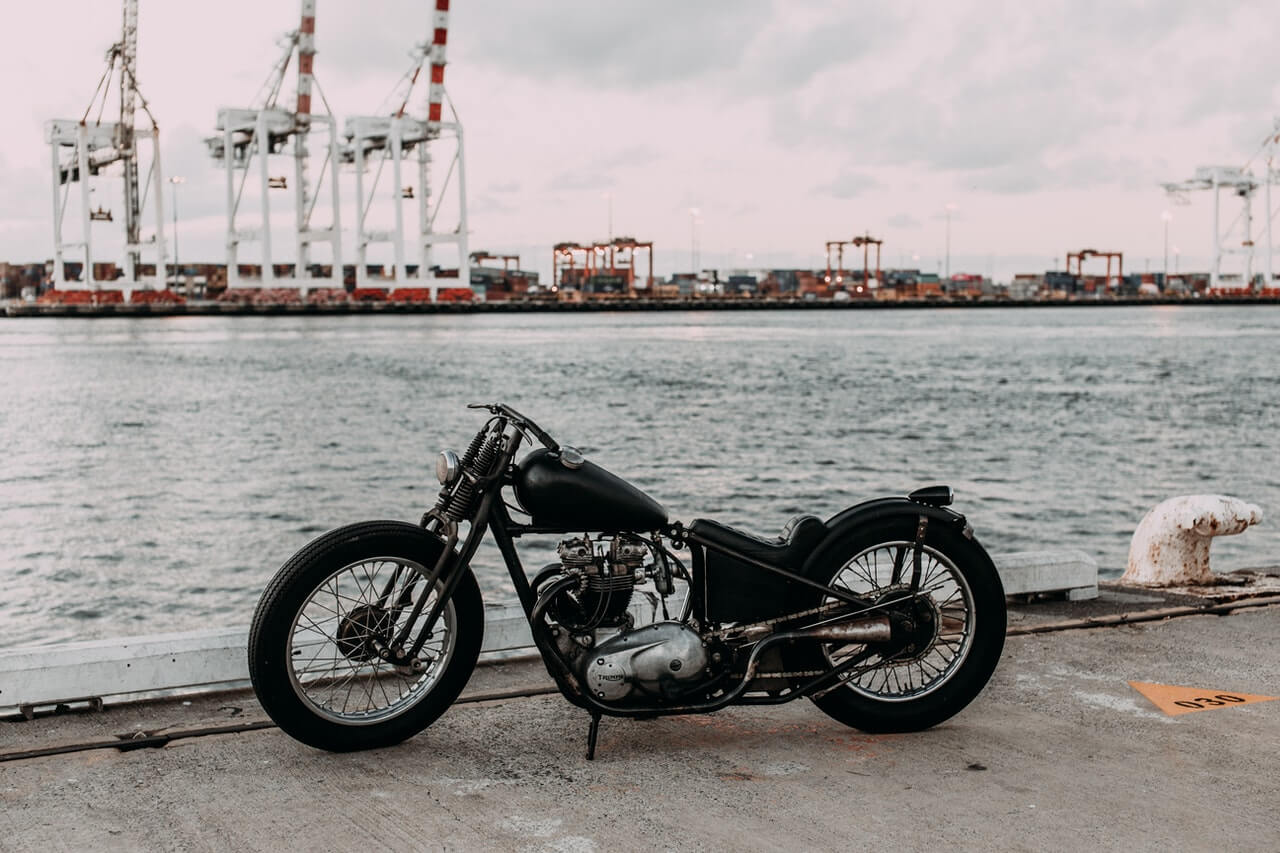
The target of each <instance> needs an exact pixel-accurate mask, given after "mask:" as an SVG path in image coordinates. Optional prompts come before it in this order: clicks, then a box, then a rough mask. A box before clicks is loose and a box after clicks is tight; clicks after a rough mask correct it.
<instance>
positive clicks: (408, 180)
mask: <svg viewBox="0 0 1280 853" xmlns="http://www.w3.org/2000/svg"><path fill="white" fill-rule="evenodd" d="M316 5H317V0H300V17H299V19H298V20H299V23H298V26H297V27H296V28H295V29H293V30H291V31H290V32H288V33H286V34H285V36H284V37H283V39H282V40H281V41H280V46H281V47H282V48H283V51H282V53H281V54H280V56H279V58H278V59H277V61H276V62H275V64H274V65H273V66H272V68H271V71H270V73H269V74H268V76H267V79H266V81H265V82H264V83H263V85H262V87H261V88H260V90H259V92H258V94H257V96H256V97H255V98H253V99H252V100H251V101H250V102H249V105H248V106H245V107H225V108H221V109H219V110H218V111H217V116H216V121H215V129H216V133H215V134H214V135H213V136H211V137H209V138H208V139H206V144H207V147H208V153H209V155H210V156H211V157H212V158H213V160H214V162H215V163H216V164H217V165H219V166H221V167H223V168H224V169H225V204H226V232H225V257H224V258H223V262H222V263H216V264H209V263H200V264H197V263H190V262H188V263H186V264H183V265H182V266H181V267H180V268H179V267H177V259H176V242H177V240H176V237H177V233H176V225H177V223H176V216H175V220H174V241H173V245H174V256H173V257H171V256H170V255H169V245H170V243H169V242H168V240H167V236H166V233H165V228H166V220H165V208H164V202H165V197H164V194H163V192H162V189H163V187H164V183H165V180H164V173H163V171H162V168H161V161H160V148H159V127H158V124H157V121H156V118H155V116H154V115H153V114H152V112H151V109H150V107H149V105H148V103H147V101H146V99H145V98H144V97H143V96H142V93H141V91H140V89H139V85H138V76H137V67H138V0H123V19H122V28H121V36H120V39H119V40H118V41H117V42H115V43H113V44H112V45H111V47H110V49H109V50H108V51H107V67H106V70H105V72H104V73H103V75H102V77H101V79H100V80H99V81H98V85H97V88H96V89H95V91H94V93H93V97H92V98H91V99H90V102H89V105H88V107H87V108H86V110H85V112H84V114H83V115H82V116H81V117H80V118H79V119H57V120H53V121H49V122H47V123H46V125H45V141H46V142H47V143H48V144H49V146H50V154H51V160H50V163H51V169H52V173H51V175H52V205H53V210H52V213H53V236H54V245H53V258H52V260H51V261H50V262H48V263H47V264H40V263H28V264H21V265H9V264H0V268H2V269H3V272H4V275H3V276H0V286H2V288H0V295H15V294H14V293H13V291H14V290H17V291H18V292H22V293H28V292H32V293H36V294H39V293H40V292H41V291H50V292H51V293H52V294H53V295H52V296H49V294H48V293H46V294H45V297H41V298H46V297H47V298H49V299H50V300H52V301H58V300H61V301H67V302H71V303H77V304H79V303H85V302H91V303H94V304H102V303H114V302H121V301H124V300H125V299H128V301H131V302H151V303H155V302H173V301H181V299H182V296H181V295H179V293H178V292H177V290H175V289H170V285H177V286H178V289H180V290H182V291H183V293H184V294H185V295H186V296H187V297H200V296H203V297H213V298H217V299H220V300H223V301H228V302H248V303H252V304H266V305H272V304H285V303H287V304H295V303H304V302H309V303H324V302H334V301H345V300H354V301H369V302H376V301H392V302H395V301H400V302H406V301H408V302H413V301H436V300H440V299H443V300H445V301H458V300H471V299H473V298H484V299H487V300H490V301H493V300H498V301H501V300H509V301H516V300H542V301H547V300H559V301H574V300H582V301H585V300H617V299H666V298H679V297H695V298H697V297H703V296H708V297H731V298H751V297H759V298H799V299H832V300H835V301H848V300H878V301H892V300H898V301H904V300H905V301H922V300H936V299H942V300H975V299H1002V298H1003V299H1018V300H1022V299H1066V300H1073V299H1106V298H1110V297H1121V298H1123V297H1134V296H1144V295H1145V296H1150V295H1164V294H1176V295H1179V296H1181V295H1186V296H1188V297H1195V296H1209V297H1214V296H1219V295H1223V294H1226V295H1239V294H1241V293H1252V294H1259V293H1261V294H1271V295H1274V294H1276V293H1280V290H1278V289H1277V287H1276V277H1275V271H1274V269H1273V267H1274V254H1275V246H1274V244H1273V242H1272V221H1273V218H1274V214H1275V210H1274V208H1273V206H1272V198H1271V186H1272V184H1274V183H1276V182H1277V180H1278V179H1280V170H1278V169H1277V164H1276V162H1275V160H1276V154H1277V149H1278V148H1280V119H1277V120H1275V121H1274V122H1273V127H1272V129H1271V131H1270V132H1269V133H1268V134H1267V136H1266V138H1265V139H1264V140H1263V141H1262V144H1261V146H1260V148H1259V150H1258V151H1257V152H1256V153H1255V154H1254V155H1253V157H1251V158H1250V160H1249V161H1247V162H1246V163H1245V164H1244V165H1242V166H1202V167H1199V168H1198V169H1196V170H1195V173H1194V175H1193V176H1192V177H1191V178H1189V179H1187V180H1183V181H1178V182H1169V183H1164V184H1162V186H1163V188H1164V190H1165V192H1166V193H1167V194H1168V195H1169V197H1170V198H1171V199H1172V200H1173V201H1174V202H1175V203H1178V204H1189V203H1190V197H1191V194H1192V193H1194V192H1201V191H1211V192H1212V194H1213V205H1214V207H1213V234H1212V244H1211V257H1212V262H1211V265H1210V269H1209V271H1208V272H1207V273H1194V274H1193V273H1180V272H1179V271H1178V269H1177V263H1178V261H1177V254H1178V252H1177V250H1176V248H1175V250H1174V256H1175V257H1174V269H1173V271H1172V273H1171V272H1170V270H1169V268H1168V267H1169V263H1168V248H1169V247H1168V223H1169V219H1170V218H1171V214H1169V213H1168V212H1167V211H1166V212H1165V214H1164V219H1165V263H1164V269H1163V271H1161V272H1158V273H1151V272H1146V273H1143V274H1141V275H1136V274H1128V275H1126V273H1125V271H1124V256H1123V253H1121V252H1119V251H1099V250H1096V249H1091V248H1090V249H1082V250H1079V251H1075V252H1069V253H1067V254H1066V256H1065V259H1066V269H1065V270H1048V271H1045V272H1043V273H1027V274H1020V275H1017V276H1015V277H1014V278H1013V280H1012V281H1010V282H1009V283H1008V284H1007V285H996V284H995V283H994V282H992V281H991V280H990V279H989V278H988V277H987V276H983V275H977V274H964V273H958V274H955V275H952V274H951V245H950V221H951V220H950V217H951V211H952V210H953V209H954V208H955V205H953V204H948V205H947V206H946V208H945V210H946V217H947V218H946V223H947V224H946V229H947V230H946V264H945V272H944V273H943V274H942V275H938V274H936V273H926V272H923V271H922V270H920V269H883V268H882V265H881V251H882V248H883V241H882V240H881V239H880V238H878V237H873V236H872V235H871V234H870V233H869V232H865V233H863V234H861V235H857V236H854V237H851V238H849V239H838V240H829V241H827V242H826V243H825V249H826V266H825V274H824V273H823V272H822V271H821V270H809V269H755V270H752V269H730V270H708V269H701V264H700V259H699V258H700V256H699V251H700V244H699V231H698V226H699V225H700V224H701V219H700V212H699V211H698V209H697V208H691V209H690V211H689V213H690V229H691V251H690V266H691V269H690V270H689V271H688V272H684V273H676V274H673V275H672V276H671V277H670V278H669V279H667V280H662V279H659V278H656V277H655V275H654V244H653V243H652V242H649V241H641V240H636V239H634V238H631V237H615V236H614V235H613V225H612V197H610V226H609V237H608V239H607V240H605V241H597V242H589V243H577V242H562V243H557V244H556V245H555V246H554V247H552V258H551V260H552V263H551V270H550V273H551V274H550V278H549V280H547V281H545V282H542V281H540V280H539V276H538V274H537V273H536V272H532V271H528V270H521V269H520V258H519V256H518V255H514V254H491V253H489V252H474V253H473V252H470V251H469V233H468V220H467V196H466V168H465V157H464V146H463V130H462V124H461V122H460V120H459V119H458V116H457V113H456V111H455V110H454V109H453V105H452V102H451V101H450V100H449V97H448V93H447V91H446V89H445V84H444V81H445V69H446V64H447V61H446V52H447V46H448V22H449V0H431V9H432V11H431V17H430V22H429V26H428V29H429V32H430V35H429V38H427V39H426V40H424V41H421V42H419V43H417V44H416V45H415V46H414V47H413V49H412V51H411V52H410V57H411V62H410V66H409V68H408V70H407V71H406V72H405V73H404V75H403V76H402V77H401V78H400V80H399V82H398V83H397V84H396V85H395V86H394V87H393V89H392V91H391V94H390V95H389V96H388V98H387V99H386V100H385V101H384V103H383V104H382V105H381V106H380V107H378V108H377V109H374V110H371V111H370V112H368V113H366V114H361V115H355V116H351V117H349V118H347V119H346V121H345V124H343V125H342V126H341V127H340V123H339V119H338V117H337V116H336V115H335V114H334V112H333V110H332V109H331V108H330V106H329V104H328V102H327V101H326V99H325V97H324V93H323V90H322V89H321V87H320V84H319V81H318V79H317V77H316V70H315V57H316V53H317V52H316V29H317V28H316ZM295 63H296V80H297V84H296V92H295V93H294V96H293V98H292V100H290V99H289V97H288V96H287V94H286V93H284V88H285V81H286V80H287V79H288V76H289V72H290V68H291V67H292V66H293V65H294V64H295ZM423 80H426V88H427V93H426V99H425V106H422V107H419V108H417V109H414V108H413V102H414V93H415V90H419V84H420V83H421V82H422V81H423ZM113 92H118V116H117V115H115V113H114V112H113V111H109V110H108V102H109V100H111V97H112V93H113ZM139 111H141V113H142V114H143V115H145V117H146V122H145V123H144V126H141V127H139V126H138V123H137V118H138V114H139ZM109 112H110V116H109V117H108V118H107V120H104V116H107V115H108V113H109ZM442 155H443V156H442ZM1259 157H1260V158H1261V163H1262V167H1261V169H1262V170H1261V174H1260V175H1259V174H1257V173H1256V167H1255V163H1256V162H1258V158H1259ZM283 161H291V168H288V167H286V168H281V167H282V166H284V165H285V164H284V162H283ZM117 163H118V164H120V166H119V168H118V169H117V167H116V164H117ZM446 164H447V165H446ZM344 166H349V167H351V169H350V170H351V171H352V172H353V173H354V177H353V178H352V179H350V180H348V181H347V183H348V185H351V184H353V185H354V197H355V198H354V203H351V202H350V201H348V202H347V205H348V206H346V207H344V201H343V183H344V181H343V179H342V175H343V174H344V170H343V167H344ZM117 174H119V176H120V178H121V179H120V180H117V179H116V175H117ZM441 175H442V179H440V180H437V179H438V178H441ZM108 178H110V180H108ZM172 180H173V181H179V180H181V178H177V177H175V178H173V179H172ZM291 182H292V184H291ZM117 186H118V187H119V189H118V190H116V189H115V188H116V187H117ZM77 187H78V192H77V191H76V188H77ZM290 189H291V190H292V192H291V193H290V196H291V202H292V204H291V206H292V210H291V211H288V214H289V216H290V218H291V220H292V226H291V229H290V234H291V239H290V241H289V242H290V243H291V244H292V253H291V254H292V256H293V257H292V259H291V260H284V261H282V260H281V259H280V258H279V257H278V255H280V254H288V253H287V252H286V253H282V252H280V247H279V246H277V245H274V244H273V234H276V235H278V234H279V233H280V232H279V231H278V230H277V228H276V223H274V222H273V212H274V213H275V215H276V218H277V219H278V217H279V208H280V207H282V205H278V204H273V203H272V194H273V193H279V192H281V191H287V190H290ZM1223 189H1227V190H1229V191H1231V192H1232V193H1233V194H1234V195H1235V196H1236V197H1237V198H1239V199H1240V202H1241V207H1240V212H1239V214H1238V215H1237V216H1236V217H1235V218H1234V219H1233V220H1232V221H1231V223H1230V224H1229V225H1228V226H1227V228H1225V229H1223V228H1222V216H1221V191H1222V190H1223ZM1259 190H1261V193H1259ZM117 191H118V192H119V193H120V206H119V207H118V208H117V207H114V206H113V204H112V202H113V199H109V198H108V196H109V195H112V194H113V193H114V192H117ZM95 192H96V193H97V194H96V195H95ZM1257 195H1260V196H1261V197H1262V201H1263V203H1264V204H1265V207H1266V210H1265V215H1264V216H1263V217H1262V220H1261V223H1262V224H1261V227H1259V225H1258V221H1257V219H1256V218H1255V216H1254V212H1253V201H1254V197H1255V196H1257ZM175 200H176V197H175ZM406 202H408V204H406ZM175 213H176V210H175ZM353 214H354V215H353ZM415 215H416V226H415V225H414V224H413V218H414V216H415ZM318 220H325V221H318ZM148 222H152V223H153V225H154V228H153V230H152V229H148V228H147V223H148ZM344 222H346V223H348V227H350V228H351V229H352V233H353V234H354V241H353V242H352V243H349V244H348V250H347V251H346V252H344V249H343V223H344ZM77 226H78V228H77ZM108 226H109V227H110V228H111V229H113V230H118V231H119V232H120V235H119V236H120V239H118V240H116V241H114V242H112V244H111V245H112V246H115V245H117V244H121V245H123V267H122V268H121V267H120V266H118V265H117V262H116V261H115V260H112V261H104V260H101V256H102V255H103V254H104V252H103V251H101V245H102V243H103V242H106V241H104V240H100V239H95V235H96V236H97V237H99V238H100V237H101V235H102V232H103V231H104V229H107V228H108ZM1259 231H1260V232H1261V233H1259ZM325 244H327V245H328V249H327V251H324V250H323V247H324V245H325ZM442 246H444V247H453V248H455V249H456V252H457V259H456V266H454V267H448V266H443V265H442V264H441V263H440V260H441V259H440V258H439V257H437V250H438V249H439V248H440V247H442ZM246 247H254V248H255V249H256V251H254V254H256V255H257V258H256V259H257V261H258V263H256V264H255V263H245V258H244V257H242V254H241V253H242V249H244V248H246ZM375 247H389V248H390V251H389V253H387V251H386V249H385V248H383V249H382V250H381V252H378V251H375ZM318 248H319V249H321V251H320V252H317V249H318ZM847 249H848V250H851V251H853V252H854V253H855V255H856V251H857V250H858V249H861V253H862V264H861V269H858V267H857V264H856V261H852V262H851V263H850V265H849V266H848V267H847V266H846V258H845V252H846V250H847ZM873 252H874V261H873V259H872V253H873ZM317 254H319V255H320V257H317ZM388 254H389V256H390V263H387V262H386V261H387V258H388ZM447 254H448V253H447V252H446V255H447ZM1258 255H1261V256H1262V257H1261V262H1262V263H1261V266H1262V267H1263V271H1262V272H1261V273H1259V272H1258V271H1257V267H1258V265H1259V258H1258ZM747 257H751V255H748V256H747ZM1236 258H1239V259H1240V262H1239V267H1238V268H1237V267H1236V266H1235V265H1234V264H1231V263H1229V261H1231V260H1234V259H1236ZM379 260H381V261H382V262H381V263H379V262H378V261H379ZM917 260H918V259H917ZM1097 260H1104V261H1105V263H1106V269H1105V273H1103V274H1097V273H1086V271H1085V266H1086V264H1088V263H1090V262H1096V261H1097ZM498 262H500V263H501V268H500V269H499V268H498V267H497V266H496V265H493V264H496V263H498ZM1113 262H1114V264H1115V266H1114V270H1113ZM1224 264H1226V265H1227V266H1229V267H1231V268H1230V269H1224ZM939 267H940V268H942V263H941V262H940V263H939ZM175 268H176V269H175ZM1095 268H1096V267H1095ZM171 272H172V274H171Z"/></svg>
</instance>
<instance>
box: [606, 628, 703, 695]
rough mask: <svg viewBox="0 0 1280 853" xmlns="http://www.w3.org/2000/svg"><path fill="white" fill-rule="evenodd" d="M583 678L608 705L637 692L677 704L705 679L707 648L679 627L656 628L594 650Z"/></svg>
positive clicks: (623, 636) (627, 634)
mask: <svg viewBox="0 0 1280 853" xmlns="http://www.w3.org/2000/svg"><path fill="white" fill-rule="evenodd" d="M582 677H583V681H584V682H585V683H586V685H587V689H588V690H590V691H591V692H592V693H593V694H595V696H596V698H597V699H603V700H605V701H606V702H612V701H617V700H619V699H625V698H626V697H627V696H629V695H630V694H631V692H632V691H633V690H635V689H639V690H642V691H644V692H645V693H651V694H654V695H656V696H665V697H668V698H674V697H676V696H679V695H680V694H682V693H685V692H687V691H688V690H689V689H690V688H691V687H694V686H696V685H698V684H700V683H701V682H703V681H705V680H706V679H707V647H706V643H704V642H703V641H702V638H701V637H699V636H698V633H697V632H696V631H694V630H693V629H692V628H689V627H687V626H685V625H681V624H680V623H679V622H655V623H654V624H652V625H645V626H644V627H643V628H636V629H634V630H632V631H623V632H622V633H621V634H618V635H617V636H616V637H610V638H609V639H608V640H605V641H604V642H603V643H601V644H600V645H598V646H596V647H595V648H594V649H592V650H591V653H590V654H589V655H588V656H587V662H586V667H585V670H584V671H583V673H582Z"/></svg>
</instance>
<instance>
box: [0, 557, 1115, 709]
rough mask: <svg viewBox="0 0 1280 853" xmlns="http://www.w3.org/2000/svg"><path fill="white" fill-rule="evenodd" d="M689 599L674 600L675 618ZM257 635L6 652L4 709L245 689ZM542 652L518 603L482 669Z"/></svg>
mask: <svg viewBox="0 0 1280 853" xmlns="http://www.w3.org/2000/svg"><path fill="white" fill-rule="evenodd" d="M993 559H994V560H995V563H996V568H997V569H998V570H999V572H1000V577H1001V579H1002V581H1003V582H1004V585H1005V592H1006V593H1007V594H1009V595H1034V594H1050V593H1052V594H1064V593H1065V594H1066V596H1067V597H1068V598H1069V599H1070V600H1080V599H1086V598H1096V597H1097V595H1098V567H1097V563H1096V562H1094V560H1093V559H1092V558H1090V557H1089V556H1088V555H1087V554H1084V553H1083V552H1081V551H1036V552H1022V553H1015V554H1003V555H995V556H994V558H993ZM680 604H681V602H679V601H673V602H672V603H671V606H672V607H673V612H677V611H678V608H679V607H680ZM657 607H658V605H657V602H655V601H650V600H649V599H648V598H647V597H645V596H637V598H636V600H635V601H633V602H632V606H631V609H632V611H633V612H634V613H635V614H636V616H637V618H638V619H640V620H642V621H651V620H653V619H654V618H655V613H656V612H657ZM248 634H249V630H248V628H247V627H239V628H211V629H204V630H199V631H186V632H181V633H172V634H152V635H146V636H136V637H121V638H114V639H108V640H91V641H87V642H78V643H61V644H58V645H50V646H29V647H26V648H18V649H10V650H7V651H0V710H9V711H12V710H17V711H19V712H20V713H22V714H24V715H27V716H30V715H31V714H32V713H34V711H35V710H36V709H37V708H47V707H52V706H56V705H59V704H64V705H70V704H75V703H87V704H89V705H91V706H93V707H101V706H102V703H103V701H104V700H105V699H112V700H114V701H122V700H125V699H136V698H145V697H151V696H156V695H172V694H175V693H179V692H181V693H202V692H210V691H215V690H228V689H236V688H240V687H245V686H247V684H248V678H249V669H248V661H247V660H246V652H245V648H246V645H247V637H248ZM531 654H534V649H533V638H532V636H530V634H529V626H528V623H527V622H526V621H525V616H524V612H523V611H522V610H521V608H520V605H519V603H518V602H507V603H502V604H495V605H489V606H487V607H486V608H485V630H484V644H483V646H482V647H481V654H480V660H481V661H482V662H490V663H497V662H501V661H504V660H510V659H512V658H518V657H527V656H529V655H531Z"/></svg>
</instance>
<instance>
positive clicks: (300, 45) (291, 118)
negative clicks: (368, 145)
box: [205, 0, 342, 289]
mask: <svg viewBox="0 0 1280 853" xmlns="http://www.w3.org/2000/svg"><path fill="white" fill-rule="evenodd" d="M315 38H316V0H302V18H301V23H300V24H299V26H298V29H296V30H293V31H291V32H289V33H287V34H286V35H285V36H284V38H283V39H282V44H283V46H284V55H283V56H281V57H280V59H279V60H278V61H277V62H276V64H275V66H274V67H273V68H272V69H271V73H270V74H269V75H268V77H267V80H266V82H265V83H264V84H263V85H262V88H261V89H260V90H259V92H258V96H257V97H256V98H254V100H253V103H252V104H251V105H250V106H249V107H245V108H223V109H220V110H218V118H217V123H216V125H215V126H216V129H217V134H216V135H215V136H211V137H209V138H208V139H206V140H205V143H206V144H207V145H208V147H209V154H210V156H212V157H213V159H214V162H216V163H217V164H218V165H219V166H222V167H223V168H224V170H225V173H226V205H227V232H226V247H227V278H226V284H227V287H228V288H231V289H234V288H240V287H247V286H253V287H274V286H275V285H276V266H275V256H274V254H273V251H272V248H273V247H272V244H271V234H272V222H271V190H273V189H286V188H287V187H288V178H286V177H284V176H278V177H273V176H272V175H271V157H272V155H284V156H290V157H292V160H293V208H294V210H293V214H294V228H293V238H294V240H293V242H294V247H295V252H296V255H295V257H296V258H297V260H296V262H295V264H294V266H293V267H292V269H293V271H294V272H293V275H292V276H290V277H289V278H290V282H289V283H292V284H295V285H296V286H299V287H302V288H304V289H305V288H307V287H308V285H310V284H315V285H320V284H324V285H327V286H330V287H341V286H342V281H341V270H342V214H341V210H342V204H341V198H340V192H339V181H338V164H339V163H340V162H341V158H340V156H339V146H340V140H339V138H338V122H337V119H335V118H334V116H333V114H332V112H330V111H329V110H328V106H327V104H326V106H325V112H324V114H322V115H317V114H313V112H312V109H311V93H312V89H313V88H316V89H317V90H318V86H317V85H316V83H315V67H314V60H315V53H316V47H315V45H316V42H315ZM295 54H296V56H297V65H298V89H297V96H296V99H295V101H294V105H293V108H292V109H289V108H288V107H284V106H280V105H279V97H280V90H281V87H282V84H283V83H284V79H285V75H286V73H287V72H288V69H289V63H290V61H291V60H292V59H293V58H294V56H295ZM321 101H322V102H323V98H321ZM317 129H323V130H324V132H325V133H326V135H327V136H326V143H327V144H326V146H325V149H326V155H325V159H324V163H323V164H322V166H321V168H320V171H319V176H318V178H317V180H316V185H315V186H314V187H313V186H312V185H311V168H310V162H311V150H310V148H309V146H308V142H309V140H310V137H311V133H312V131H313V130H317ZM255 158H256V166H257V177H258V187H257V191H258V209H259V214H258V221H257V224H256V225H255V226H250V227H242V226H241V223H240V222H239V215H240V209H241V204H242V202H243V201H244V191H245V185H246V184H247V183H248V180H249V177H250V175H251V174H252V172H253V167H254V165H255ZM237 176H239V180H238V181H237ZM326 176H327V177H328V179H329V191H330V193H331V197H332V205H333V209H332V220H331V222H330V224H329V225H328V227H323V228H314V227H313V226H312V224H311V218H312V214H313V213H314V211H315V204H316V200H317V198H318V197H319V190H320V185H321V183H322V182H323V181H324V179H325V177H326ZM251 242H256V243H258V244H259V245H260V247H261V264H260V265H259V274H258V275H257V276H256V277H254V278H246V277H244V276H242V275H241V268H240V246H241V244H242V243H251ZM315 242H327V243H329V245H330V252H331V258H332V263H331V264H330V266H329V267H328V269H329V270H337V271H339V276H338V278H337V279H336V280H335V279H334V278H333V276H332V275H329V276H325V277H320V276H317V275H313V273H315V272H319V270H313V269H312V267H311V264H310V260H311V246H312V244H313V243H315Z"/></svg>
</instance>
